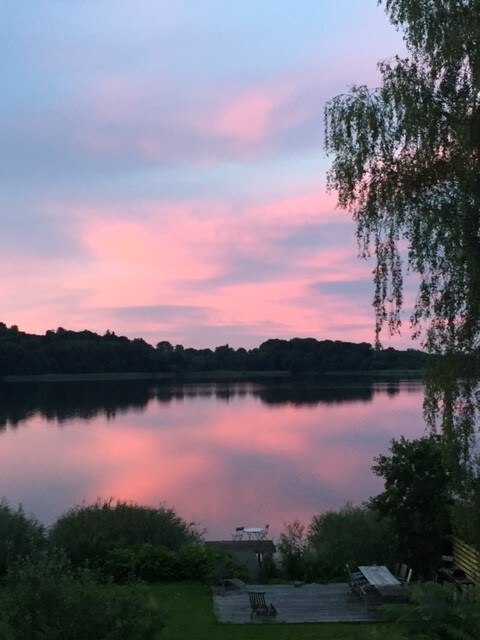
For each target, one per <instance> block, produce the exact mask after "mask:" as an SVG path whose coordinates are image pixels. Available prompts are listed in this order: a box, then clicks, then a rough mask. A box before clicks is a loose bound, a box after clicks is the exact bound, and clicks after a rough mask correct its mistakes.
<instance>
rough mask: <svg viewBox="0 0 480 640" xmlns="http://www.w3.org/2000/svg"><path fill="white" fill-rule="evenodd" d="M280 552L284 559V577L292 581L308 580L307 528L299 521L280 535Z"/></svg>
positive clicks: (288, 526) (294, 522)
mask: <svg viewBox="0 0 480 640" xmlns="http://www.w3.org/2000/svg"><path fill="white" fill-rule="evenodd" d="M278 551H279V552H280V556H281V558H282V571H283V574H284V577H285V578H287V579H290V580H306V575H307V571H308V569H307V564H308V562H307V539H306V535H305V526H304V525H303V524H301V523H300V521H299V520H294V521H293V522H290V523H288V524H287V525H286V531H285V532H283V533H281V534H280V542H279V544H278Z"/></svg>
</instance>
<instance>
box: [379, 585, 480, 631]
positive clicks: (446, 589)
mask: <svg viewBox="0 0 480 640" xmlns="http://www.w3.org/2000/svg"><path fill="white" fill-rule="evenodd" d="M411 600H412V602H411V603H409V604H405V605H389V606H385V607H383V608H384V615H385V617H386V619H387V620H390V621H393V622H395V623H396V625H397V627H398V628H399V629H400V631H401V632H402V633H403V637H404V638H409V640H410V639H411V640H478V638H480V607H479V606H478V601H476V600H475V599H473V598H471V597H469V594H460V593H459V592H458V591H457V590H456V588H455V587H454V586H453V585H445V586H441V585H439V584H436V583H435V582H424V583H418V584H417V585H415V586H413V587H412V590H411Z"/></svg>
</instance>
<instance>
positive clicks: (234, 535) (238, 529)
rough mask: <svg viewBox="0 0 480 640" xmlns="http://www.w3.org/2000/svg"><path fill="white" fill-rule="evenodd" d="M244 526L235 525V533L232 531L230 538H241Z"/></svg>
mask: <svg viewBox="0 0 480 640" xmlns="http://www.w3.org/2000/svg"><path fill="white" fill-rule="evenodd" d="M244 529H245V527H236V528H235V533H232V538H233V539H234V540H241V539H242V538H243V530H244Z"/></svg>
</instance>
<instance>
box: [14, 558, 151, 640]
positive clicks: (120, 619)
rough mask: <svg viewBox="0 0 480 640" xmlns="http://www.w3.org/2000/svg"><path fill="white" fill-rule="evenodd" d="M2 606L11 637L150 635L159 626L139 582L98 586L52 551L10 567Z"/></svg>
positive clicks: (134, 638) (108, 639)
mask: <svg viewBox="0 0 480 640" xmlns="http://www.w3.org/2000/svg"><path fill="white" fill-rule="evenodd" d="M2 607H3V616H2V617H3V619H4V621H5V623H6V625H7V628H8V627H10V629H11V631H12V632H11V634H10V635H8V634H5V635H6V637H7V638H12V640H152V638H154V637H155V633H156V631H158V630H159V629H160V628H161V626H162V625H161V621H160V616H159V611H158V608H157V607H156V606H155V604H154V602H153V600H152V599H151V598H149V597H148V595H147V593H146V591H145V590H142V588H141V587H140V586H137V587H135V589H120V588H118V587H117V588H115V587H106V586H105V585H99V584H98V583H97V581H96V580H95V578H94V576H93V574H91V573H90V572H89V571H88V570H86V569H82V570H80V571H74V570H73V568H72V565H71V564H70V563H69V562H68V560H67V559H66V558H65V557H64V556H62V555H58V554H54V555H49V554H46V553H41V554H40V555H38V556H37V557H36V558H35V559H26V560H23V561H21V562H19V563H18V564H16V565H15V566H13V567H11V569H10V570H9V572H8V576H7V587H6V589H5V590H4V592H3V602H2Z"/></svg>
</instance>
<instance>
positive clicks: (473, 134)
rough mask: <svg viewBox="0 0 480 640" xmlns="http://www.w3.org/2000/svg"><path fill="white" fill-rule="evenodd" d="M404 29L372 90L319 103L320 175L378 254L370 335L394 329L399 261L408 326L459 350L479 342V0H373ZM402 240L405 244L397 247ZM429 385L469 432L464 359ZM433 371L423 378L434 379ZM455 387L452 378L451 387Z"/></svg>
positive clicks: (448, 420) (470, 398)
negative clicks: (408, 288)
mask: <svg viewBox="0 0 480 640" xmlns="http://www.w3.org/2000/svg"><path fill="white" fill-rule="evenodd" d="M379 4H383V5H384V7H385V9H386V12H387V14H388V16H389V18H390V20H391V22H392V23H393V24H394V25H395V26H396V27H397V28H400V29H403V31H404V34H405V36H404V39H405V43H406V47H407V56H406V57H403V58H401V57H399V56H396V57H394V58H393V59H391V60H388V61H384V62H381V63H380V64H379V65H378V68H379V72H380V76H381V84H380V86H379V87H377V88H373V89H369V88H367V87H366V86H354V87H353V88H352V90H351V91H350V92H349V93H347V94H345V95H340V96H337V97H336V98H334V99H333V100H332V101H331V102H330V103H329V104H328V105H327V107H326V110H325V125H326V142H325V145H326V150H327V152H329V153H331V154H332V155H333V162H332V166H331V169H330V172H329V175H328V184H329V187H330V188H332V189H335V190H337V192H338V202H339V205H340V206H341V207H342V208H345V209H347V210H349V211H350V212H352V214H353V217H354V220H355V221H356V224H357V234H358V241H359V247H360V252H361V255H363V256H368V255H369V253H370V251H371V250H373V252H374V253H375V255H376V267H375V269H374V284H375V293H374V307H375V311H376V332H377V334H376V335H377V339H378V336H379V332H380V330H381V328H382V326H384V324H385V323H387V325H388V327H389V329H390V330H391V331H396V330H397V329H399V326H400V323H401V317H400V310H401V308H402V303H403V282H404V275H405V269H410V270H412V271H414V272H416V273H417V274H418V275H419V286H418V291H417V297H416V302H415V306H414V309H413V312H412V315H411V323H412V327H413V335H414V336H417V337H418V336H421V337H422V338H423V339H424V341H425V345H426V346H427V348H428V349H429V350H430V351H433V352H437V353H449V354H459V353H460V354H467V355H468V356H469V357H470V359H473V361H474V366H473V369H474V370H476V373H477V374H478V370H479V355H478V352H479V343H480V46H479V43H480V1H479V0H429V1H426V0H424V1H423V0H422V1H419V0H380V2H379ZM405 247H407V248H406V249H404V248H405ZM451 365H452V366H454V367H455V369H453V370H451V372H450V376H449V379H445V380H443V381H442V380H441V376H440V375H439V370H438V369H437V371H436V377H434V378H431V379H430V381H431V384H432V386H431V387H429V388H427V392H428V394H427V397H429V404H428V406H427V410H428V412H429V413H428V415H429V417H430V418H433V417H435V415H436V413H438V411H439V410H441V411H442V410H444V418H445V422H444V426H446V427H450V430H451V433H453V432H454V431H455V427H456V425H455V420H456V416H457V415H458V414H461V415H460V417H459V420H460V428H461V429H463V430H464V431H465V429H466V434H464V435H466V437H467V440H468V438H469V437H470V436H471V434H472V429H473V425H474V419H475V416H474V415H466V413H465V411H464V407H465V405H466V403H470V407H475V403H476V398H475V394H477V393H478V386H477V385H476V383H474V385H473V388H472V387H467V388H465V387H464V386H463V382H459V380H464V379H465V374H466V373H467V372H468V368H469V366H468V367H465V363H464V361H463V360H462V359H458V358H457V359H455V360H452V363H451ZM432 381H433V382H432ZM455 386H456V388H455Z"/></svg>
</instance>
